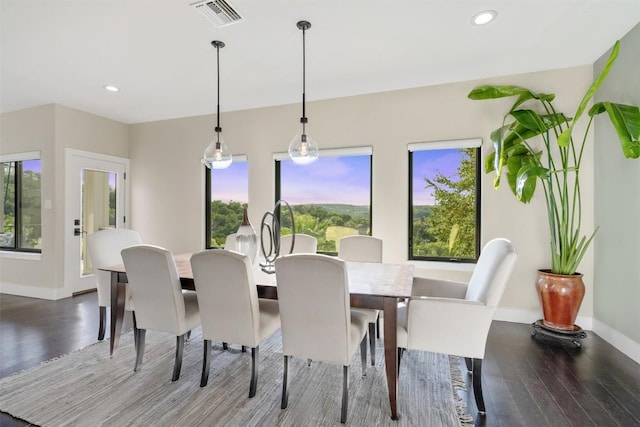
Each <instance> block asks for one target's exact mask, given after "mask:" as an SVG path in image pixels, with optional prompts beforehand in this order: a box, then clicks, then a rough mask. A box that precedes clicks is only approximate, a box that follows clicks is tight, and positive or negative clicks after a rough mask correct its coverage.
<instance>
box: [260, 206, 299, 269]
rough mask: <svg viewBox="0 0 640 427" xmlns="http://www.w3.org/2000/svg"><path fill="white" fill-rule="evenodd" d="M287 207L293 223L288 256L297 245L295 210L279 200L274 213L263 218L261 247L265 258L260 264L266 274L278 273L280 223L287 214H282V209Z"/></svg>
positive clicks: (265, 214)
mask: <svg viewBox="0 0 640 427" xmlns="http://www.w3.org/2000/svg"><path fill="white" fill-rule="evenodd" d="M283 206H284V207H286V211H287V212H288V215H289V219H290V221H291V245H290V247H289V248H288V250H289V252H287V253H288V254H290V253H292V252H293V247H294V246H295V243H296V224H295V221H294V219H293V210H291V206H289V203H287V202H285V201H284V200H278V201H277V202H276V204H275V205H274V207H273V211H272V212H265V213H264V215H263V216H262V224H261V225H260V242H261V243H260V246H261V249H262V255H263V256H264V262H263V263H260V267H262V271H264V272H265V273H269V274H273V273H275V272H276V269H275V261H276V258H278V257H279V256H280V249H281V248H280V237H281V230H280V221H278V216H279V215H286V212H284V213H283V212H281V210H282V207H283ZM265 242H269V245H268V250H267V247H265Z"/></svg>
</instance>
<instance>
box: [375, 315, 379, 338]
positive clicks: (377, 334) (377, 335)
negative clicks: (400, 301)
mask: <svg viewBox="0 0 640 427" xmlns="http://www.w3.org/2000/svg"><path fill="white" fill-rule="evenodd" d="M376 338H378V339H380V315H378V318H377V319H376Z"/></svg>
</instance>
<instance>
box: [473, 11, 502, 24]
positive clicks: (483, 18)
mask: <svg viewBox="0 0 640 427" xmlns="http://www.w3.org/2000/svg"><path fill="white" fill-rule="evenodd" d="M497 15H498V13H497V12H496V11H495V10H483V11H482V12H479V13H476V14H475V15H473V18H471V22H473V23H474V24H475V25H485V24H488V23H489V22H491V21H493V20H494V19H496V16H497Z"/></svg>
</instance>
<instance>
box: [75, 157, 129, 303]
mask: <svg viewBox="0 0 640 427" xmlns="http://www.w3.org/2000/svg"><path fill="white" fill-rule="evenodd" d="M66 154H67V155H66V160H67V163H66V164H67V170H66V192H67V193H66V194H67V196H66V205H67V206H66V225H65V287H68V288H69V290H70V292H71V293H78V292H83V291H87V290H90V289H95V279H94V276H93V273H94V271H93V266H92V265H91V259H90V257H89V255H88V253H87V245H86V239H87V236H88V235H89V234H91V233H94V232H96V231H98V230H102V229H105V228H119V227H125V225H126V216H127V205H128V204H127V203H126V201H127V185H126V174H127V172H128V168H129V160H128V159H125V158H121V157H113V156H106V155H103V154H97V153H91V152H86V151H79V150H72V149H67V153H66Z"/></svg>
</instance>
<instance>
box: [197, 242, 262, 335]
mask: <svg viewBox="0 0 640 427" xmlns="http://www.w3.org/2000/svg"><path fill="white" fill-rule="evenodd" d="M191 270H192V271H193V279H194V282H195V286H196V293H197V295H198V306H199V307H200V319H201V321H202V337H203V338H204V339H208V340H217V341H224V342H230V343H236V344H241V345H245V346H248V347H255V346H257V345H258V344H260V337H259V333H258V331H259V327H260V311H259V305H258V291H257V288H256V284H255V280H254V278H253V270H252V267H251V259H250V258H249V257H248V256H247V255H244V254H241V253H239V252H232V251H227V250H223V249H213V250H207V251H202V252H198V253H197V254H194V255H193V256H192V257H191Z"/></svg>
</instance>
